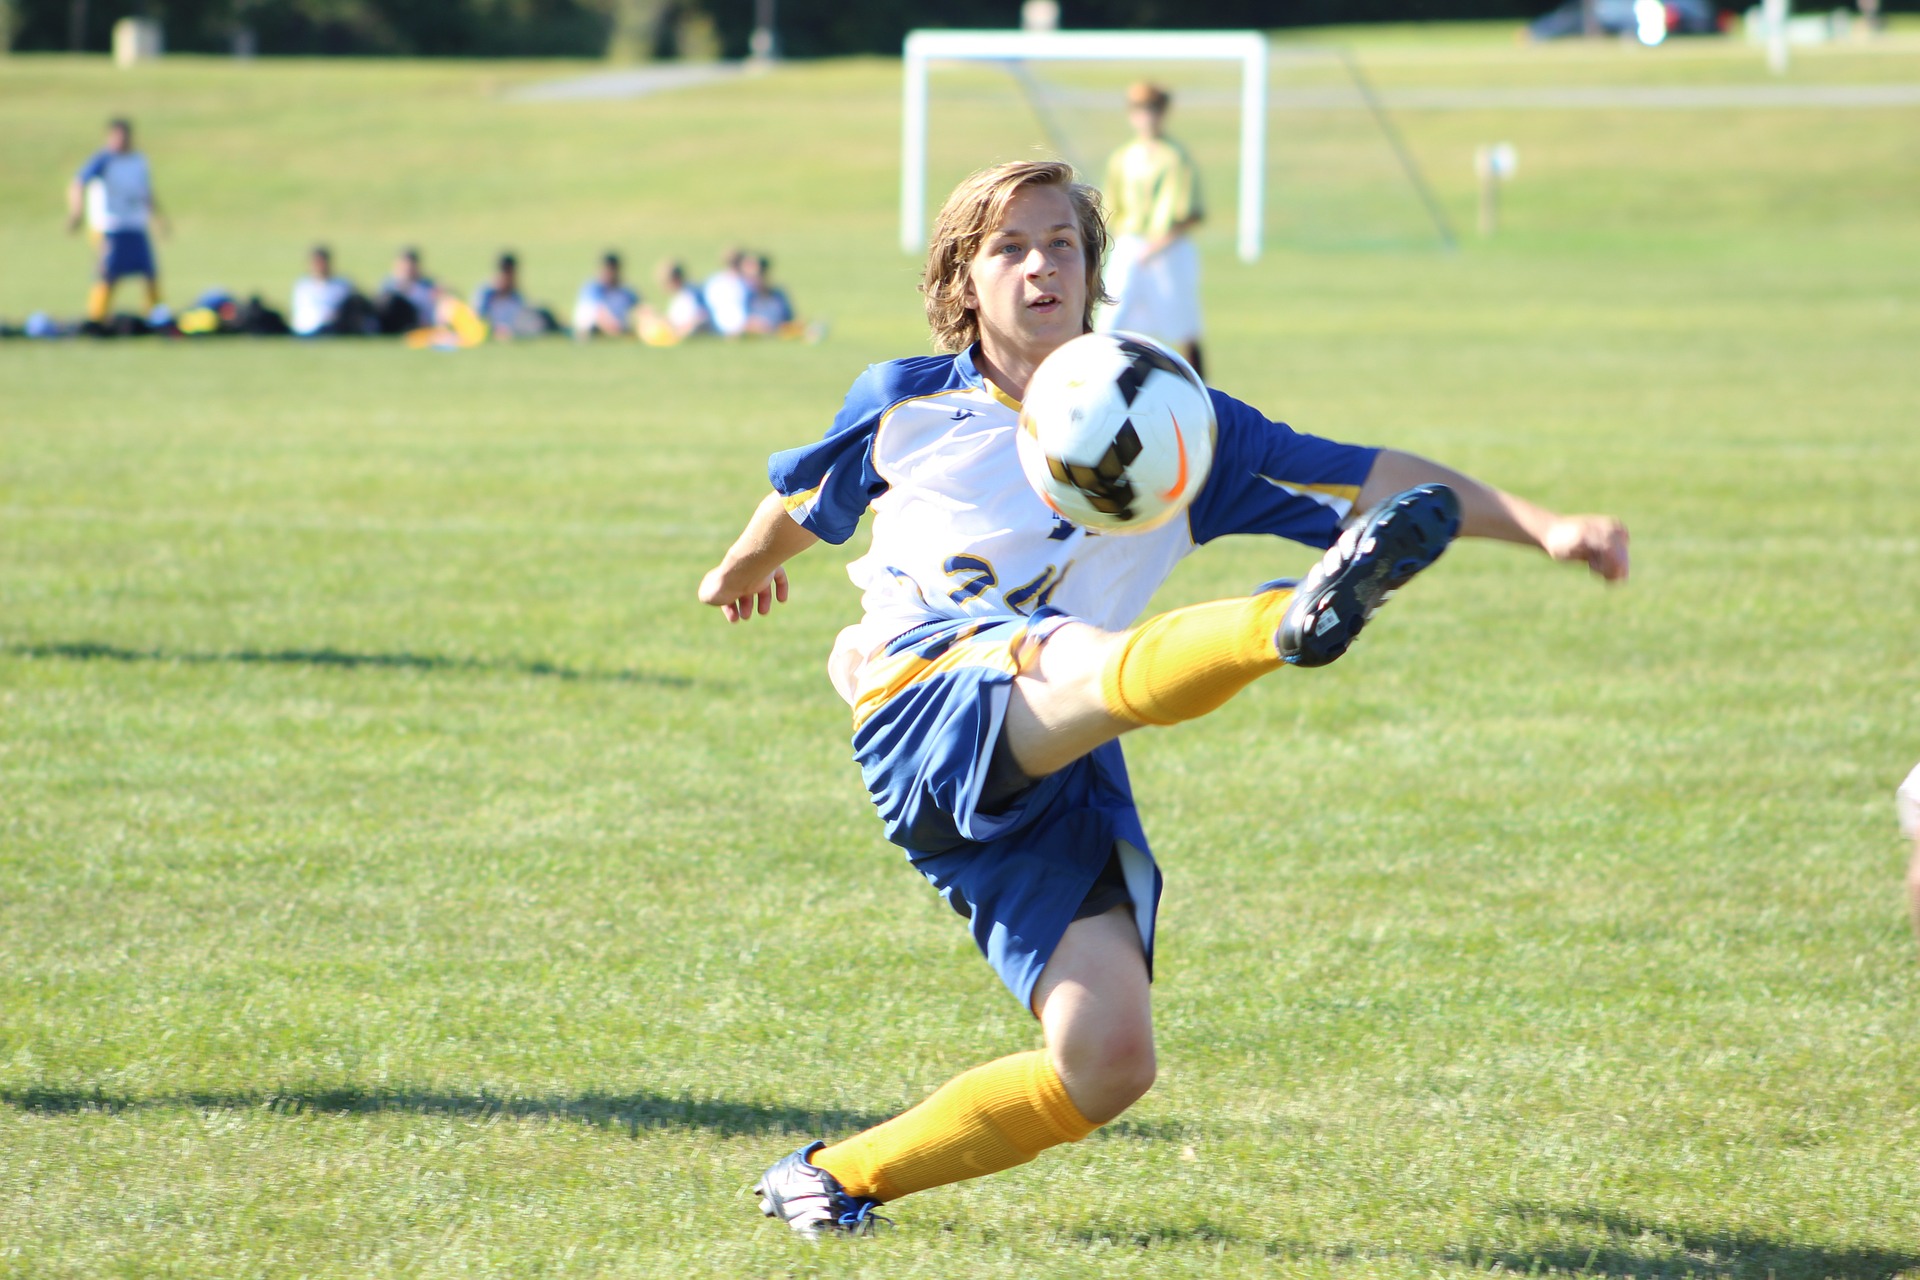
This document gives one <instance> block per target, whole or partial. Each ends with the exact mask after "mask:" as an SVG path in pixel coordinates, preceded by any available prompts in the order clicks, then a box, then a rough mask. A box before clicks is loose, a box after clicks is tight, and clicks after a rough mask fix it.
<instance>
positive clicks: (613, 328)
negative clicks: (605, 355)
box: [573, 250, 640, 341]
mask: <svg viewBox="0 0 1920 1280" xmlns="http://www.w3.org/2000/svg"><path fill="white" fill-rule="evenodd" d="M639 305H640V295H639V294H637V293H635V292H634V291H633V290H631V289H629V288H627V286H626V285H625V283H623V282H622V281H621V279H620V255H619V254H617V253H614V252H613V251H611V250H609V251H607V252H606V253H604V254H602V255H601V256H600V270H599V271H598V272H597V273H596V274H595V275H594V278H593V279H591V280H589V281H587V282H586V283H585V284H583V285H581V286H580V294H579V296H578V297H576V298H575V299H574V300H573V336H574V337H576V338H579V339H581V340H583V341H584V340H585V339H587V338H593V337H602V338H626V337H630V336H632V334H633V312H634V308H635V307H638V306H639Z"/></svg>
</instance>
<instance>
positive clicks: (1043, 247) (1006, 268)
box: [966, 186, 1087, 363]
mask: <svg viewBox="0 0 1920 1280" xmlns="http://www.w3.org/2000/svg"><path fill="white" fill-rule="evenodd" d="M966 305H967V307H968V308H969V309H970V310H972V311H974V312H975V313H976V314H977V316H978V317H979V320H980V336H981V340H982V341H983V342H985V343H987V345H988V347H989V349H990V350H992V351H999V352H1002V353H1003V354H1004V355H1009V356H1011V355H1015V354H1018V355H1021V356H1024V357H1026V358H1028V359H1031V360H1033V361H1034V362H1036V363H1037V362H1038V361H1040V360H1042V359H1044V358H1045V357H1046V356H1047V355H1048V353H1050V352H1051V351H1052V350H1053V349H1054V348H1055V347H1058V346H1059V345H1060V344H1061V343H1063V342H1066V341H1068V340H1069V339H1072V338H1077V337H1079V336H1080V334H1081V333H1082V332H1083V331H1084V317H1085V316H1086V310H1087V260H1086V253H1085V246H1084V244H1083V242H1082V240H1081V237H1080V223H1079V219H1078V218H1076V217H1075V216H1074V212H1073V200H1072V199H1071V197H1069V196H1068V195H1067V192H1066V189H1065V188H1064V187H1040V186H1032V187H1023V188H1022V189H1021V190H1020V191H1019V193H1018V194H1016V195H1015V196H1014V197H1013V199H1012V200H1011V201H1010V202H1008V204H1007V212H1006V216H1005V217H1003V218H1002V219H1001V220H1000V225H999V226H997V227H995V228H994V229H993V230H992V231H990V232H988V233H987V235H986V237H985V238H984V239H983V240H981V242H980V249H979V252H978V253H976V254H975V255H974V258H973V261H972V263H970V264H969V265H968V267H967V293H966Z"/></svg>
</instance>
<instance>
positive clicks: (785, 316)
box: [740, 253, 795, 337]
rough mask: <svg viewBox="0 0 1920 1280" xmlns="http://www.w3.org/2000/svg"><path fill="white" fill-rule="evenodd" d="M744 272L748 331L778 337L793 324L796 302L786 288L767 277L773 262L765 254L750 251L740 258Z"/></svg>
mask: <svg viewBox="0 0 1920 1280" xmlns="http://www.w3.org/2000/svg"><path fill="white" fill-rule="evenodd" d="M740 269H741V274H742V275H744V276H745V277H746V281H747V332H748V333H757V334H763V335H766V336H769V337H779V336H782V335H783V334H785V333H786V331H787V328H788V326H790V325H794V324H795V321H794V315H793V303H791V302H789V301H788V300H787V292H786V290H784V289H782V288H780V287H779V286H778V285H776V284H774V283H773V281H771V280H770V279H768V278H767V277H768V273H769V272H771V271H772V270H773V261H772V259H770V258H768V257H767V255H766V254H764V253H750V254H747V255H746V256H745V257H744V258H742V259H741V260H740Z"/></svg>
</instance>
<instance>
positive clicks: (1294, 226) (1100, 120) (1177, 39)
mask: <svg viewBox="0 0 1920 1280" xmlns="http://www.w3.org/2000/svg"><path fill="white" fill-rule="evenodd" d="M1136 80H1152V81H1154V82H1155V83H1157V84H1160V85H1162V86H1163V87H1165V88H1166V89H1167V90H1169V92H1171V94H1172V95H1173V110H1172V112H1171V114H1170V115H1169V117H1168V124H1167V132H1168V133H1169V135H1171V136H1172V137H1174V138H1176V139H1177V140H1178V141H1179V142H1180V143H1181V144H1182V145H1183V146H1185V147H1186V148H1187V150H1188V152H1189V153H1190V154H1191V155H1192V156H1193V159H1194V163H1195V164H1196V165H1197V166H1198V168H1199V170H1200V175H1201V182H1202V188H1203V193H1204V196H1205V200H1206V207H1207V214H1208V216H1207V221H1206V222H1205V223H1204V224H1202V226H1201V228H1200V230H1199V232H1198V233H1197V239H1198V240H1199V241H1200V243H1201V245H1202V247H1203V248H1216V249H1219V250H1221V251H1226V250H1229V249H1230V250H1231V251H1233V252H1236V253H1237V254H1238V256H1239V257H1240V258H1241V259H1242V260H1244V261H1253V260H1254V259H1255V258H1257V257H1258V256H1259V255H1260V253H1261V252H1262V250H1263V249H1265V248H1272V247H1285V248H1295V249H1309V250H1313V249H1363V248H1411V247H1430V246H1434V245H1443V246H1448V247H1451V244H1452V237H1453V233H1452V229H1451V228H1450V227H1449V226H1448V224H1447V220H1446V216H1445V213H1444V211H1443V210H1442V209H1441V208H1440V207H1439V205H1438V203H1437V202H1436V201H1434V199H1433V197H1432V193H1431V191H1430V190H1429V189H1428V188H1427V185H1426V180H1425V177H1424V175H1423V174H1421V172H1420V170H1419V168H1418V166H1417V164H1416V163H1415V162H1414V160H1413V157H1412V156H1411V154H1410V153H1409V152H1408V151H1407V150H1406V148H1405V147H1404V145H1403V144H1402V143H1401V140H1400V138H1399V135H1398V133H1397V131H1396V130H1395V129H1394V126H1393V122H1392V120H1391V119H1390V118H1389V117H1388V116H1387V115H1386V114H1385V112H1384V111H1382V110H1381V109H1380V107H1379V104H1378V101H1377V99H1375V97H1374V96H1373V94H1372V91H1371V88H1370V87H1369V86H1368V84H1367V82H1366V79H1365V76H1364V73H1363V72H1362V70H1361V69H1360V67H1359V66H1358V65H1357V64H1356V63H1354V62H1353V61H1352V59H1351V58H1350V57H1348V56H1347V55H1346V54H1345V52H1344V51H1342V50H1338V49H1327V48H1308V47H1299V46H1291V45H1282V46H1270V45H1269V43H1268V41H1267V39H1266V37H1265V36H1263V35H1261V34H1259V33H1257V32H1185V31H1179V32H1172V31H1168V32H1049V33H1027V32H1017V31H916V32H913V33H912V34H911V35H909V36H908V37H907V42H906V47H905V85H904V102H903V108H904V110H903V131H902V132H903V136H902V166H901V200H900V212H901V225H900V233H901V243H902V245H903V247H905V248H907V249H909V250H917V249H919V248H920V247H922V246H923V245H924V244H925V240H926V228H927V224H928V220H929V218H930V216H931V212H932V209H933V208H935V207H937V205H938V202H939V200H940V198H941V196H942V194H943V193H944V192H946V191H948V190H950V189H951V188H952V187H953V184H954V183H956V182H957V181H959V179H960V178H961V177H963V176H965V175H966V174H967V173H969V172H971V171H972V170H974V169H976V168H979V167H980V166H982V165H985V164H992V163H996V162H999V161H1003V160H1016V159H1032V158H1035V157H1036V156H1048V157H1057V158H1059V159H1063V160H1067V161H1069V162H1071V163H1072V164H1073V165H1074V167H1075V168H1077V169H1079V170H1080V171H1081V173H1082V174H1084V175H1085V176H1086V177H1087V178H1088V179H1089V180H1091V181H1093V182H1096V183H1098V182H1100V181H1102V179H1103V177H1104V174H1105V170H1106V162H1107V157H1108V156H1109V155H1111V154H1112V152H1113V151H1114V149H1115V148H1117V147H1119V146H1120V145H1121V144H1122V143H1124V142H1125V141H1126V140H1127V138H1128V137H1129V136H1130V135H1129V131H1128V127H1127V119H1126V106H1125V95H1126V88H1127V86H1128V85H1129V84H1131V83H1132V82H1134V81H1136Z"/></svg>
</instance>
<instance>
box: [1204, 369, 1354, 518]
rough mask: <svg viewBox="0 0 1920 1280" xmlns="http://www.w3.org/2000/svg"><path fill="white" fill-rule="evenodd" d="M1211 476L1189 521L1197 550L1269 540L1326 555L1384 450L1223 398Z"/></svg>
mask: <svg viewBox="0 0 1920 1280" xmlns="http://www.w3.org/2000/svg"><path fill="white" fill-rule="evenodd" d="M1212 395H1213V412H1214V417H1215V420H1216V421H1217V422H1218V423H1219V428H1220V430H1219V434H1218V435H1217V436H1216V437H1215V440H1214V449H1213V470H1212V471H1211V472H1210V473H1209V474H1208V476H1207V483H1206V484H1205V485H1204V486H1202V487H1201V490H1200V493H1199V495H1198V496H1197V497H1196V498H1194V500H1193V506H1192V508H1191V509H1190V510H1189V511H1188V513H1187V520H1188V527H1189V528H1190V529H1191V530H1192V531H1193V540H1194V541H1195V542H1196V543H1206V542H1211V541H1213V540H1214V539H1215V538H1221V537H1225V536H1226V535H1227V534H1230V533H1270V534H1273V535H1275V536H1277V537H1282V538H1290V539H1292V540H1293V541H1295V542H1304V543H1306V544H1307V545H1308V546H1314V547H1325V546H1329V545H1331V544H1332V542H1333V540H1334V538H1335V537H1337V536H1338V535H1339V533H1340V526H1341V524H1342V523H1343V522H1344V521H1345V520H1346V518H1347V516H1348V515H1350V514H1351V513H1352V511H1353V505H1354V503H1355V502H1356V501H1357V500H1358V499H1359V496H1360V486H1361V485H1363V484H1365V483H1366V479H1367V475H1368V473H1370V472H1371V471H1372V470H1373V460H1374V458H1375V457H1377V456H1378V455H1379V452H1380V451H1379V450H1378V449H1374V448H1369V447H1366V446H1363V445H1353V444H1341V443H1339V442H1337V441H1333V440H1324V439H1322V438H1320V437H1319V436H1310V435H1304V434H1302V433H1300V432H1298V431H1295V430H1294V429H1293V428H1292V427H1289V426H1287V425H1286V424H1285V423H1283V422H1270V421H1268V420H1267V417H1266V415H1265V414H1263V413H1261V412H1260V411H1259V410H1257V409H1255V408H1253V407H1252V406H1250V405H1247V404H1243V403H1241V402H1240V401H1238V400H1235V399H1234V398H1233V397H1232V396H1229V395H1225V394H1223V393H1221V392H1218V391H1215V392H1212Z"/></svg>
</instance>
